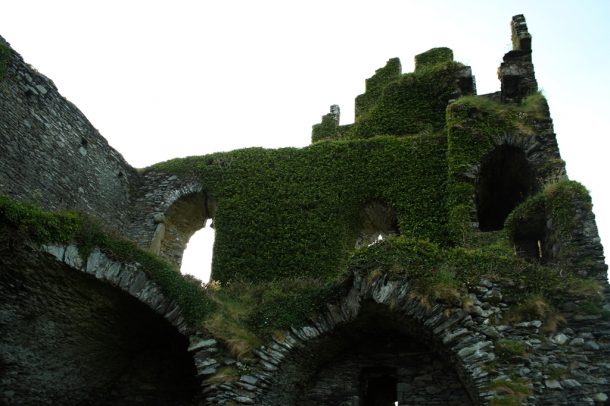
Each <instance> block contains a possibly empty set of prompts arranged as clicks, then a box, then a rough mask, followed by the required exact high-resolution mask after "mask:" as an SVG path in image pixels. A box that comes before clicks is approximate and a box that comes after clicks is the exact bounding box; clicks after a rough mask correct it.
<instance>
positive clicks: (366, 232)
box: [356, 200, 399, 248]
mask: <svg viewBox="0 0 610 406" xmlns="http://www.w3.org/2000/svg"><path fill="white" fill-rule="evenodd" d="M398 234H399V230H398V219H397V218H396V211H395V210H394V209H392V208H391V207H389V206H388V205H386V204H385V203H383V202H381V201H379V200H373V201H371V202H369V203H367V204H366V205H365V206H364V208H363V209H362V211H361V212H360V231H359V233H358V238H357V240H356V248H360V247H366V246H367V245H371V244H374V243H376V242H377V241H380V240H382V239H384V238H385V237H386V236H388V235H398Z"/></svg>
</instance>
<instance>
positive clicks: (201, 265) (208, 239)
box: [180, 224, 214, 283]
mask: <svg viewBox="0 0 610 406" xmlns="http://www.w3.org/2000/svg"><path fill="white" fill-rule="evenodd" d="M211 226H212V224H209V225H207V226H205V227H204V228H202V229H200V230H199V231H197V232H195V234H193V236H192V237H191V238H190V240H189V242H188V244H187V245H186V248H185V250H184V254H183V255H182V266H181V267H180V272H181V273H183V274H187V275H193V276H195V277H196V278H197V279H200V280H201V281H202V282H204V283H208V282H209V281H210V276H211V274H212V249H213V247H214V228H212V227H211Z"/></svg>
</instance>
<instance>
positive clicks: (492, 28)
mask: <svg viewBox="0 0 610 406" xmlns="http://www.w3.org/2000/svg"><path fill="white" fill-rule="evenodd" d="M0 3H1V6H2V7H1V8H0V11H1V12H0V35H2V36H3V37H4V38H5V39H6V40H7V41H8V42H10V43H11V45H12V46H13V47H14V48H15V49H16V50H17V51H18V52H19V53H21V55H22V56H23V57H24V59H25V60H26V62H29V63H30V64H32V65H33V66H34V67H35V68H37V69H38V70H39V71H40V72H42V73H43V74H45V75H46V76H48V77H49V78H51V79H52V80H53V81H54V82H55V84H56V85H57V87H58V88H59V91H60V92H61V93H62V94H63V95H64V96H65V97H67V98H68V99H69V100H71V101H72V102H73V103H74V104H76V105H77V106H78V107H79V108H80V109H81V110H82V111H83V112H84V113H85V115H86V116H87V117H88V118H89V120H90V121H91V122H92V123H93V125H94V126H95V127H96V128H98V129H99V130H100V132H101V133H102V135H103V136H104V137H106V138H107V139H108V141H109V142H110V144H111V145H112V146H113V147H114V148H116V149H117V150H118V151H119V152H121V153H122V154H123V156H124V157H125V158H126V159H127V161H128V162H129V163H131V164H132V165H133V166H135V167H145V166H148V165H151V164H154V163H156V162H159V161H163V160H167V159H171V158H175V157H183V156H188V155H202V154H207V153H211V152H216V151H226V150H232V149H236V148H243V147H251V146H263V147H269V148H277V147H283V146H296V147H300V146H305V145H308V144H309V143H310V132H311V125H312V124H314V123H316V122H318V121H319V120H320V117H321V116H322V115H323V114H325V113H327V112H328V108H329V105H330V104H339V105H340V106H341V123H342V124H347V123H350V122H352V121H353V118H354V113H353V111H354V109H353V106H354V98H355V97H356V96H357V95H358V94H360V93H362V92H363V91H364V80H365V79H366V78H368V77H370V76H371V75H372V74H373V73H374V71H375V69H377V68H379V67H381V66H383V65H384V64H385V62H386V61H387V60H388V59H389V58H392V57H396V56H398V57H400V59H401V62H402V66H403V72H409V71H411V70H412V69H413V57H414V56H415V55H416V54H418V53H421V52H423V51H426V50H428V49H429V48H432V47H437V46H448V47H450V48H452V49H453V51H454V55H455V58H456V60H458V61H460V62H463V63H465V64H467V65H470V66H472V68H473V73H474V74H475V76H476V81H477V88H478V93H479V94H484V93H489V92H494V91H496V90H499V86H500V85H499V82H498V80H497V76H496V70H497V67H498V66H499V64H500V62H501V59H502V56H503V55H504V53H505V52H507V51H508V50H509V49H510V27H509V22H510V19H511V17H512V16H513V15H515V14H519V13H523V14H525V16H526V19H527V22H528V26H529V29H530V33H532V35H533V50H534V54H533V58H534V64H535V69H536V75H537V79H538V83H539V86H540V87H541V89H542V91H543V93H544V94H545V95H546V96H547V98H548V101H549V104H550V107H551V114H552V117H553V119H554V124H555V131H556V133H557V138H558V142H559V147H560V149H561V154H562V157H563V159H564V160H566V161H567V167H568V174H569V176H570V178H571V179H574V180H578V181H580V182H581V183H583V184H584V185H585V186H586V187H587V188H588V189H589V190H590V191H591V193H592V196H593V203H594V212H595V214H596V216H597V221H598V226H599V228H600V234H601V237H602V242H607V243H610V193H609V190H608V187H607V184H608V181H607V179H606V178H607V177H608V176H610V157H608V153H607V146H608V145H609V141H608V139H609V138H610V134H609V131H608V116H609V114H610V102H609V97H610V84H609V80H608V79H609V78H608V72H609V67H610V49H609V48H610V45H609V44H610V1H605V0H598V1H595V0H579V1H568V0H552V1H550V0H549V1H544V0H536V1H531V0H528V1H519V0H511V1H499V0H495V1H494V0H482V1H468V0H461V1H449V0H447V1H434V0H427V1H414V0H399V1H384V0H375V1H357V0H349V1H332V0H326V1H317V0H308V1H302V2H294V1H292V2H291V1H286V0H284V1H267V0H258V1H245V0H244V1H230V0H225V1H215V2H211V1H180V0H174V1H171V2H170V1H152V0H147V1H135V0H132V1H129V0H121V1H109V0H106V1H67V0H54V1H49V0H43V1H34V0H19V1H15V0H12V1H9V0H0ZM191 245H196V246H197V247H198V248H197V249H196V251H203V250H204V249H205V248H206V246H207V248H208V249H209V248H211V247H209V246H210V245H211V244H210V243H209V242H205V241H203V242H192V243H191ZM189 251H190V250H189ZM208 255H209V254H208ZM187 262H189V261H187ZM191 262H194V264H195V265H190V266H191V267H192V266H195V267H196V268H197V269H205V268H209V265H207V262H208V260H206V259H201V258H200V257H198V258H196V259H193V260H192V261H191ZM189 272H195V273H197V272H198V271H193V268H190V271H189ZM200 276H201V274H200ZM203 277H205V276H203Z"/></svg>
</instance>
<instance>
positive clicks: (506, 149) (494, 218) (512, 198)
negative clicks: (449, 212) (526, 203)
mask: <svg viewBox="0 0 610 406" xmlns="http://www.w3.org/2000/svg"><path fill="white" fill-rule="evenodd" d="M534 189H535V183H534V175H533V171H532V169H531V167H530V165H529V163H528V161H527V158H526V157H525V153H524V152H523V150H522V149H521V148H517V147H513V146H510V145H501V146H499V147H497V148H496V149H494V150H493V151H491V152H490V153H489V154H488V155H487V156H486V157H485V158H484V159H483V162H482V163H481V171H480V173H479V179H478V182H477V187H476V204H477V216H478V219H479V229H480V230H481V231H495V230H501V229H502V228H503V227H504V221H505V220H506V217H507V216H508V215H509V213H510V212H511V211H513V209H514V208H515V207H516V206H517V205H518V204H519V203H521V202H522V201H523V200H524V199H525V198H526V197H527V196H528V195H530V194H532V192H534Z"/></svg>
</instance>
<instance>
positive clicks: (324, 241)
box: [151, 136, 447, 283]
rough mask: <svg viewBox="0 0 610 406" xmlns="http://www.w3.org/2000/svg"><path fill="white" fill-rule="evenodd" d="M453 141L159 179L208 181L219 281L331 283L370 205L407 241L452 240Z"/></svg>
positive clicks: (350, 148) (250, 160) (230, 165)
mask: <svg viewBox="0 0 610 406" xmlns="http://www.w3.org/2000/svg"><path fill="white" fill-rule="evenodd" d="M445 162H446V159H445V137H440V136H439V137H424V136H421V137H420V136H416V137H409V138H402V139H397V138H392V137H376V138H373V139H370V140H353V141H327V142H320V143H316V144H314V145H312V146H310V147H307V148H303V149H294V148H285V149H279V150H264V149H260V148H251V149H245V150H238V151H233V152H229V153H219V154H212V155H207V156H201V157H190V158H184V159H175V160H172V161H168V162H164V163H161V164H157V165H155V166H154V167H153V168H151V170H158V171H164V172H169V173H173V174H177V175H185V176H195V177H197V178H198V179H200V181H201V183H202V184H203V186H204V189H205V191H206V193H207V194H208V195H210V196H213V197H214V199H215V200H216V201H217V202H218V211H217V215H216V217H215V218H214V225H215V229H216V241H215V247H214V262H213V269H212V277H213V278H214V279H217V280H220V281H221V282H223V283H225V282H229V281H235V280H245V281H271V280H274V279H278V278H284V277H295V276H299V277H300V276H307V277H314V278H328V279H332V278H333V277H334V276H335V275H337V273H338V272H339V271H340V269H342V267H343V265H344V264H345V261H346V260H347V257H348V255H349V253H350V252H351V251H353V249H354V246H355V242H356V237H357V234H358V229H359V227H360V221H361V220H360V219H361V216H360V211H361V210H362V208H363V207H364V206H365V205H366V204H367V203H368V202H370V201H371V200H378V201H381V202H384V203H385V204H386V205H388V206H389V207H391V208H393V209H394V210H395V211H396V214H397V220H398V227H399V229H400V232H401V234H403V235H407V236H412V237H418V238H423V239H429V240H430V241H434V242H437V243H440V244H443V243H444V242H445V240H446V230H445V225H446V218H445V208H444V185H445V180H446V173H447V168H446V166H445Z"/></svg>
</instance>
